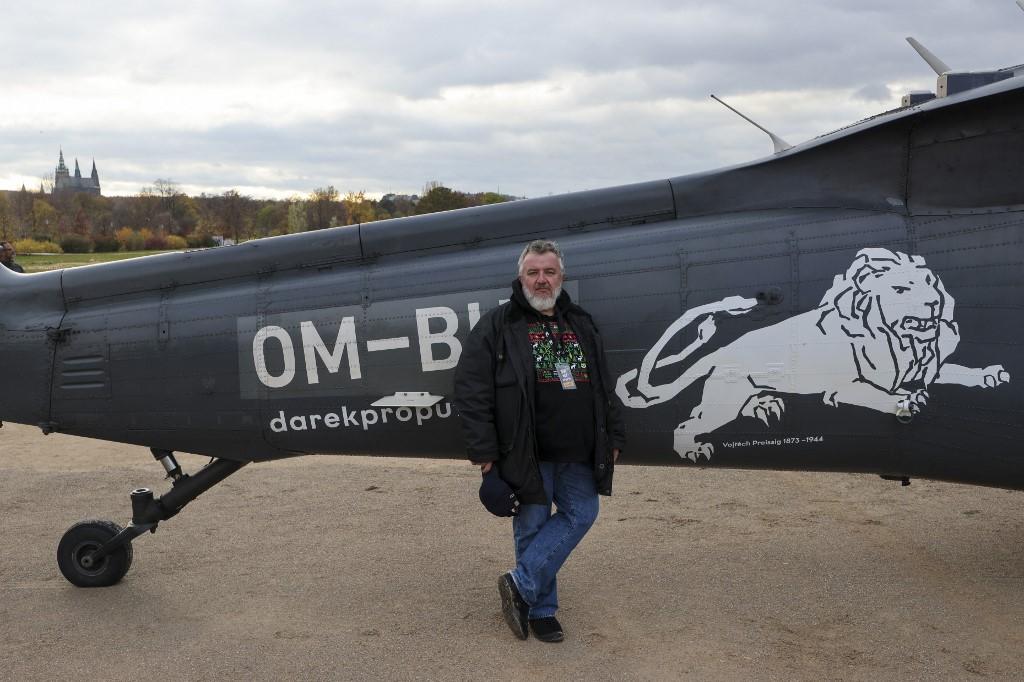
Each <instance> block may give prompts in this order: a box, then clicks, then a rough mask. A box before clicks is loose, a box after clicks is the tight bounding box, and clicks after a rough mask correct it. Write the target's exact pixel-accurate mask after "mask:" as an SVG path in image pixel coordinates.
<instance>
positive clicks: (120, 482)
mask: <svg viewBox="0 0 1024 682" xmlns="http://www.w3.org/2000/svg"><path fill="white" fill-rule="evenodd" d="M181 459H182V463H183V465H185V467H186V469H189V470H194V469H195V468H197V467H198V466H199V465H201V464H202V463H203V462H204V461H205V460H203V459H200V458H196V457H182V458H181ZM160 473H161V470H160V469H159V465H157V464H156V463H155V462H154V461H153V460H152V459H151V458H150V456H149V453H148V451H146V450H144V449H141V448H137V447H132V446H122V445H114V444H109V443H102V442H98V441H90V440H85V439H77V438H72V437H68V436H61V435H52V436H48V437H43V436H41V435H40V434H39V432H38V430H36V429H34V428H29V427H23V426H18V425H12V424H8V425H5V426H4V428H3V429H2V430H0V546H3V547H4V548H5V550H6V551H4V552H3V553H2V555H0V679H4V680H53V679H87V678H99V679H107V680H129V679H132V680H134V679H138V678H140V677H143V676H145V677H157V678H159V679H169V680H206V679H227V680H250V679H259V680H280V679H300V678H301V679H379V678H385V679H395V680H405V679H439V678H443V679H466V680H470V679H472V680H478V679H510V678H515V679H552V680H564V679H570V678H571V679H588V680H604V679H608V680H612V679H614V680H620V679H678V678H686V677H689V678H694V679H751V678H754V679H779V680H790V679H806V680H818V679H844V680H873V681H874V680H896V679H899V680H906V679H957V680H962V679H973V678H990V679H1020V677H1021V675H1022V667H1024V666H1022V663H1024V646H1022V645H1024V599H1021V596H1022V593H1024V523H1022V519H1021V507H1022V501H1024V498H1022V497H1021V493H1017V492H1010V491H1004V490H995V489H985V488H972V487H966V486H957V485H949V484H944V483H935V482H929V481H915V482H914V484H913V485H912V486H910V487H909V488H901V487H900V486H899V485H898V484H895V483H889V482H885V481H882V480H880V479H878V478H876V477H872V476H850V475H837V474H806V473H779V472H754V471H725V470H715V469H683V468H678V469H668V468H647V467H628V466H626V467H622V468H620V470H619V471H618V472H617V478H616V494H615V496H614V497H612V498H610V499H602V504H603V506H602V510H601V518H599V519H598V522H597V525H595V527H594V529H593V530H592V531H591V533H590V534H589V535H588V537H587V538H586V539H585V540H584V542H583V544H582V545H581V546H580V547H579V548H578V549H577V551H576V552H575V553H574V554H573V556H572V557H571V558H570V560H569V563H567V564H566V566H565V568H564V569H563V571H562V573H561V574H560V583H559V588H560V589H559V592H560V596H561V599H562V610H561V611H560V612H559V616H560V619H561V621H562V623H563V625H564V626H565V629H566V634H567V639H566V641H565V642H563V643H561V644H543V643H540V642H537V641H535V640H532V639H531V640H529V641H526V642H521V641H519V640H516V639H514V638H513V636H512V634H511V633H510V632H509V630H508V628H507V627H506V625H505V623H504V621H503V620H502V618H501V614H500V612H499V608H498V596H497V591H496V589H495V582H496V578H497V576H498V575H499V573H501V572H502V571H504V570H506V569H507V568H509V567H510V566H509V562H510V557H511V552H512V549H511V539H510V529H509V527H508V523H507V522H506V521H502V520H500V519H496V518H494V517H491V516H489V515H487V514H486V513H485V512H484V511H483V509H482V508H481V507H480V506H479V503H478V502H477V501H476V499H475V488H476V482H477V481H478V476H479V475H478V473H477V472H476V470H475V469H473V468H472V467H470V466H469V465H468V464H465V463H462V462H457V461H435V460H393V459H392V460H385V459H373V458H365V457H307V458H301V459H295V460H288V461H281V462H273V463H268V464H258V465H252V466H249V467H246V468H244V469H242V471H240V472H239V473H238V474H236V475H235V476H233V477H231V478H229V479H228V480H227V481H226V482H224V483H223V484H221V485H220V486H218V487H216V488H214V489H213V490H211V491H210V492H208V493H207V494H206V495H204V496H203V497H201V498H200V499H199V500H197V501H196V502H194V503H193V504H192V505H190V506H189V507H188V508H187V509H186V510H185V511H184V512H183V513H182V514H181V515H179V516H178V517H176V518H174V519H172V520H170V521H168V522H165V523H164V524H162V525H161V526H160V528H159V530H158V532H157V533H156V534H155V535H146V536H144V537H142V538H140V539H139V540H137V541H136V543H135V563H134V566H133V568H132V569H131V571H129V573H128V575H127V576H126V577H125V579H124V580H123V581H122V582H121V583H120V584H118V585H116V586H115V587H111V588H105V589H78V588H75V587H72V586H71V585H70V584H69V583H67V582H66V581H65V580H64V579H63V577H62V576H61V575H60V573H59V572H58V570H57V565H56V559H55V553H56V545H57V541H58V540H59V538H60V536H61V534H62V533H63V532H64V530H65V529H66V528H67V527H68V526H70V525H71V524H72V523H74V522H76V521H78V520H80V519H85V518H103V519H112V520H114V521H116V522H118V523H121V524H124V523H125V522H126V521H127V520H128V517H129V515H130V512H129V502H128V492H129V491H130V490H131V489H132V488H135V487H138V486H142V485H146V486H149V487H153V488H154V489H156V490H157V491H158V492H162V491H163V490H164V489H165V488H166V487H167V486H166V484H165V483H161V482H160V478H161V476H160Z"/></svg>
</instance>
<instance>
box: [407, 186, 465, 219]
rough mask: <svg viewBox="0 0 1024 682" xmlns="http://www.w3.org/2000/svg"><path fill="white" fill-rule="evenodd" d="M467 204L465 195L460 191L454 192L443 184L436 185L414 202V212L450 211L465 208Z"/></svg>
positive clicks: (420, 213) (421, 213) (419, 213)
mask: <svg viewBox="0 0 1024 682" xmlns="http://www.w3.org/2000/svg"><path fill="white" fill-rule="evenodd" d="M468 205H469V203H468V202H467V201H466V195H465V194H463V193H462V192H456V191H453V190H450V189H448V188H447V187H445V186H443V185H437V186H435V187H432V188H431V189H430V190H429V191H427V193H426V194H424V195H423V197H422V198H420V201H419V203H418V204H416V214H417V215H423V214H424V213H437V212H438V211H450V210H452V209H455V208H465V207H466V206H468Z"/></svg>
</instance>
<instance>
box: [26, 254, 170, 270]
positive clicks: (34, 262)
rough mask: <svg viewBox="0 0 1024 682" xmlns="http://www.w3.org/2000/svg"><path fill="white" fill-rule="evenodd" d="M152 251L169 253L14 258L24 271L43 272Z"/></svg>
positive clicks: (136, 255) (33, 255)
mask: <svg viewBox="0 0 1024 682" xmlns="http://www.w3.org/2000/svg"><path fill="white" fill-rule="evenodd" d="M154 253H169V252H168V251H119V252H117V253H41V254H38V255H35V254H18V255H17V256H16V257H15V260H16V261H17V262H18V264H20V265H21V267H23V268H25V272H43V271H44V270H60V269H62V268H75V267H78V266H79V265H89V264H90V263H108V262H110V261H114V260H125V259H126V258H138V257H139V256H149V255H152V254H154Z"/></svg>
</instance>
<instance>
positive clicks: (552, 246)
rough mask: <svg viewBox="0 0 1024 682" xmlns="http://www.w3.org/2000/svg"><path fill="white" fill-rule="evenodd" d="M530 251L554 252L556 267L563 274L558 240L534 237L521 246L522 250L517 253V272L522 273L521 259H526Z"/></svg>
mask: <svg viewBox="0 0 1024 682" xmlns="http://www.w3.org/2000/svg"><path fill="white" fill-rule="evenodd" d="M531 253H536V254H541V253H553V254H555V255H556V256H558V267H560V268H561V269H562V274H563V275H564V274H565V260H564V259H563V258H562V249H561V248H559V246H558V242H555V241H552V240H550V239H534V240H533V241H532V242H530V243H529V244H527V245H526V246H525V247H524V248H523V252H522V253H521V254H519V270H518V274H520V275H521V274H523V261H524V260H526V257H527V256H528V255H529V254H531Z"/></svg>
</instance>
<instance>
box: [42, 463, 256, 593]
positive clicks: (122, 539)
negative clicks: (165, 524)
mask: <svg viewBox="0 0 1024 682" xmlns="http://www.w3.org/2000/svg"><path fill="white" fill-rule="evenodd" d="M152 452H153V457H155V458H156V459H157V461H159V462H160V463H161V464H162V465H163V466H164V470H165V471H166V472H167V477H168V478H170V479H171V489H170V490H169V491H168V492H167V493H166V494H165V495H164V496H163V497H157V498H154V497H153V491H152V490H150V489H149V488H138V489H136V490H133V491H132V493H131V500H132V522H131V523H130V524H129V525H128V527H127V528H121V527H120V526H119V525H117V524H116V523H112V522H110V521H102V520H90V521H81V522H79V523H76V524H75V525H73V526H71V528H68V530H67V531H66V532H65V533H64V536H63V537H62V538H61V539H60V544H58V545H57V566H58V567H59V568H60V572H61V573H62V574H63V575H64V577H65V578H67V579H68V581H69V582H70V583H71V584H72V585H77V586H78V587H109V586H110V585H114V584H116V583H118V582H119V581H120V580H121V578H123V577H124V575H125V573H127V572H128V569H129V568H131V565H132V540H134V539H135V538H137V537H139V536H140V535H142V534H143V533H145V532H146V531H149V532H150V533H155V532H156V528H157V526H158V525H159V523H160V522H161V521H166V520H168V519H170V518H171V517H173V516H174V515H175V514H177V513H178V512H180V511H181V510H182V509H184V508H185V506H186V505H187V504H188V503H189V502H191V501H192V500H194V499H196V498H197V497H199V496H200V495H202V494H203V493H204V492H206V491H207V490H209V489H210V488H212V487H213V486H215V485H217V484H218V483H220V482H221V481H223V480H224V479H225V478H227V477H228V476H230V475H231V474H233V473H235V472H236V471H238V470H239V469H241V468H242V467H243V466H245V465H246V462H236V461H233V460H226V459H215V460H213V461H212V462H210V463H209V464H207V465H206V466H204V467H203V468H202V469H200V470H199V471H197V472H196V473H195V475H193V476H189V475H188V474H185V473H182V471H181V467H180V466H179V465H178V462H177V461H176V460H175V459H174V453H172V452H170V451H169V450H157V449H153V451H152Z"/></svg>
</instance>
